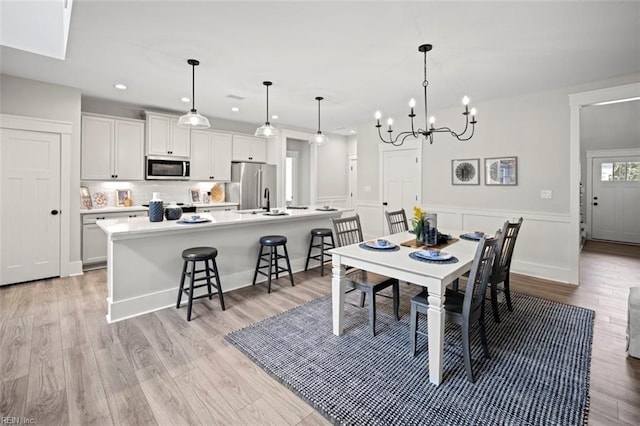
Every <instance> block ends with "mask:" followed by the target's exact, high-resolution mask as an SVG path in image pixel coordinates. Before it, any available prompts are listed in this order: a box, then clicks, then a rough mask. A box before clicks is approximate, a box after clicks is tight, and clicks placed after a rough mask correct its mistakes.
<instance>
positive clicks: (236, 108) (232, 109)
mask: <svg viewBox="0 0 640 426" xmlns="http://www.w3.org/2000/svg"><path fill="white" fill-rule="evenodd" d="M231 111H233V112H238V111H240V108H238V107H233V108H231Z"/></svg>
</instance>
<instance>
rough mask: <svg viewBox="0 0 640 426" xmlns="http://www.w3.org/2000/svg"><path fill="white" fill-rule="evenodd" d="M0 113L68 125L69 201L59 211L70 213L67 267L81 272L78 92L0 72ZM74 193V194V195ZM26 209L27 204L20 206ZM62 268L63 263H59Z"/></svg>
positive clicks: (66, 183) (69, 88)
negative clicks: (69, 143) (68, 203)
mask: <svg viewBox="0 0 640 426" xmlns="http://www.w3.org/2000/svg"><path fill="white" fill-rule="evenodd" d="M0 112H1V113H3V114H12V115H20V116H26V117H35V118H46V119H51V120H58V121H65V122H69V123H71V125H72V134H71V146H70V147H69V149H66V150H65V149H64V148H63V152H66V153H69V154H68V155H69V158H66V159H65V160H66V161H67V163H68V164H69V167H70V169H71V170H70V179H69V182H62V183H61V184H62V185H69V187H70V188H71V203H70V205H69V206H62V211H63V214H69V216H70V219H69V220H70V229H69V261H70V262H71V263H72V264H74V265H76V266H75V267H74V266H69V265H67V270H69V269H70V270H71V271H73V272H78V273H81V272H82V263H81V254H80V215H79V210H80V208H79V206H80V203H79V202H73V201H78V198H77V194H78V190H79V187H80V91H79V90H78V89H74V88H71V87H65V86H58V85H54V84H48V83H43V82H39V81H34V80H27V79H24V78H20V77H14V76H9V75H6V74H1V75H0ZM74 195H75V196H74ZM21 208H28V206H21ZM63 267H64V265H63Z"/></svg>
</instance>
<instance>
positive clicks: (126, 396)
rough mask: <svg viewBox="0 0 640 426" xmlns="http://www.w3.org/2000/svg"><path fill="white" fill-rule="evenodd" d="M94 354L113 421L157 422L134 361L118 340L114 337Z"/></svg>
mask: <svg viewBox="0 0 640 426" xmlns="http://www.w3.org/2000/svg"><path fill="white" fill-rule="evenodd" d="M95 354H96V365H97V367H98V370H99V372H100V378H101V380H102V385H103V387H104V392H105V394H106V396H107V403H108V404H109V411H110V413H111V417H112V419H113V423H114V424H117V425H125V424H126V425H152V424H157V420H156V418H155V417H154V415H153V412H152V410H151V407H150V406H149V403H148V402H147V399H146V398H145V396H144V392H143V391H142V388H141V387H140V384H139V382H138V377H137V376H136V374H135V370H134V368H133V365H131V363H130V362H129V360H128V359H127V357H126V355H125V353H124V349H122V346H121V344H120V342H119V341H114V342H113V344H112V345H111V346H110V347H108V348H102V349H100V350H98V351H96V353H95Z"/></svg>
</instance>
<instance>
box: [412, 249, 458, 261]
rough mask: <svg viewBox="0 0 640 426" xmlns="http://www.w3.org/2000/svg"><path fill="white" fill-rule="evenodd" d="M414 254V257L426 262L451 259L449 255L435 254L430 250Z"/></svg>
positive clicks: (443, 253)
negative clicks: (426, 260)
mask: <svg viewBox="0 0 640 426" xmlns="http://www.w3.org/2000/svg"><path fill="white" fill-rule="evenodd" d="M415 253H416V256H418V257H421V258H423V259H428V260H449V259H451V258H452V257H453V255H452V254H451V253H445V252H443V251H441V252H440V253H439V254H435V252H433V251H431V250H420V251H417V252H415Z"/></svg>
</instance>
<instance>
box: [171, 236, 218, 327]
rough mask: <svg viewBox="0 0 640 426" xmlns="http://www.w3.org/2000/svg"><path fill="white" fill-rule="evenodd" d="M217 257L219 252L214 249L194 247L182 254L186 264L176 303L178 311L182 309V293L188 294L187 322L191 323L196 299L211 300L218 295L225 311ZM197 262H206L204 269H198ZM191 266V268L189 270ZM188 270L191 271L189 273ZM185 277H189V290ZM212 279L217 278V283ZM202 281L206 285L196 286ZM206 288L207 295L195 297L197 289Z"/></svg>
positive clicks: (183, 267) (183, 268)
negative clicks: (213, 289)
mask: <svg viewBox="0 0 640 426" xmlns="http://www.w3.org/2000/svg"><path fill="white" fill-rule="evenodd" d="M217 255H218V250H217V249H215V248H213V247H193V248H189V249H186V250H184V251H183V252H182V259H184V264H183V266H182V277H181V278H180V288H179V289H178V303H176V309H178V308H180V301H181V299H182V293H186V294H187V296H189V302H188V305H187V321H191V304H192V302H193V301H194V300H195V299H200V298H202V297H208V298H209V300H211V296H213V295H215V294H217V295H218V297H219V298H220V306H222V310H223V311H224V298H223V296H222V287H221V285H220V278H219V274H218V265H216V256H217ZM197 262H204V265H203V266H202V268H203V269H197V265H196V263H197ZM209 262H211V266H209ZM189 264H191V268H188V266H189ZM188 269H190V270H189V271H188ZM203 274H204V275H203ZM198 275H200V276H198ZM185 277H189V287H188V288H185V286H184V280H185ZM212 278H215V282H214V281H212V280H211V279H212ZM200 281H205V283H204V284H198V285H194V284H195V283H197V282H200ZM204 286H207V290H208V291H207V293H206V294H202V295H200V296H196V297H193V291H194V290H195V289H196V288H200V287H204ZM212 286H213V287H215V288H216V290H217V291H216V292H212Z"/></svg>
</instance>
